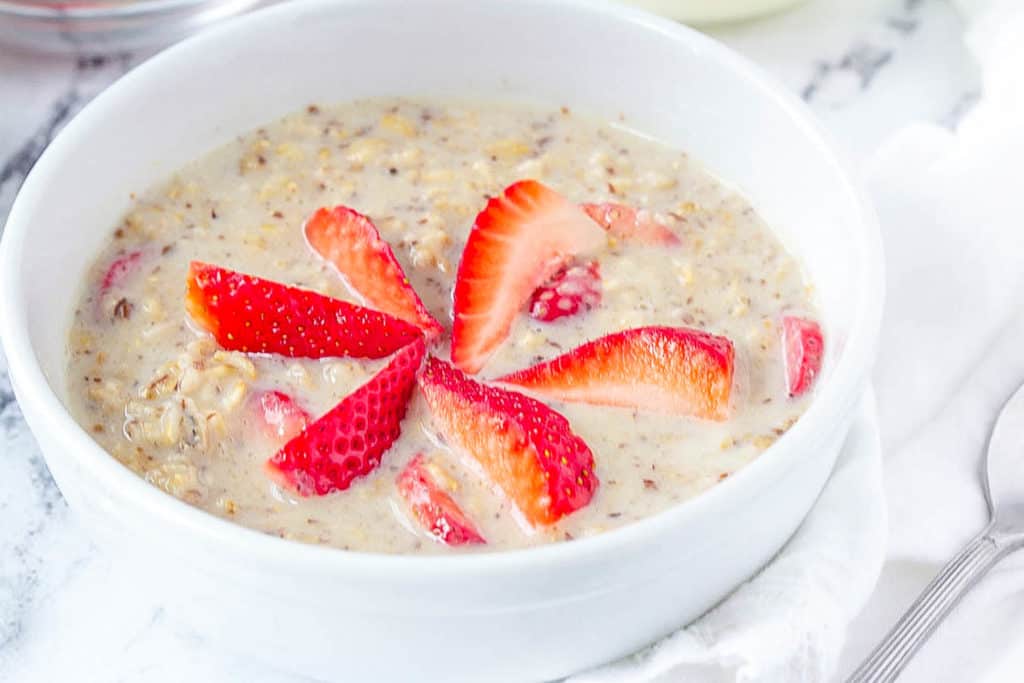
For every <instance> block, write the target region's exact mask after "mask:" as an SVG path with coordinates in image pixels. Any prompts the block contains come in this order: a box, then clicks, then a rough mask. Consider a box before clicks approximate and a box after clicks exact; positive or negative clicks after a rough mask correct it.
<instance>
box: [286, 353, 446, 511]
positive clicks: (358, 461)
mask: <svg viewBox="0 0 1024 683" xmlns="http://www.w3.org/2000/svg"><path fill="white" fill-rule="evenodd" d="M425 352H426V351H425V347H424V343H423V339H422V338H418V339H416V340H415V341H414V342H413V343H411V344H409V345H408V346H406V347H405V348H403V349H402V350H401V351H399V352H398V353H397V354H395V356H394V358H392V359H391V362H390V363H388V365H387V366H386V367H385V368H384V369H383V370H381V371H380V372H378V373H377V374H376V375H374V376H373V378H372V379H370V381H369V382H367V383H366V384H364V385H363V386H361V387H359V389H357V390H356V391H355V392H353V393H352V394H349V395H348V396H347V397H345V398H344V399H343V400H342V401H341V403H339V404H338V405H336V406H335V407H334V408H332V409H331V410H330V411H328V412H327V414H325V415H324V416H323V417H321V418H320V419H318V420H317V421H315V422H313V423H312V424H311V425H309V426H308V427H306V429H305V431H303V432H302V433H301V434H299V435H298V436H296V437H295V438H293V439H292V440H291V441H289V442H288V443H286V444H285V445H284V447H283V448H282V449H281V450H280V451H278V452H277V454H276V455H274V457H272V458H271V459H270V460H269V461H268V462H267V473H268V475H269V476H270V477H271V478H272V479H274V480H275V481H277V482H279V483H280V484H282V485H284V486H286V487H288V488H291V489H293V490H295V491H296V492H298V493H299V495H302V496H322V495H325V494H328V493H331V492H333V491H344V490H345V489H347V488H348V487H349V486H350V485H351V484H352V481H353V480H355V479H356V478H358V477H362V476H365V475H367V474H369V473H370V472H372V471H373V470H375V469H376V468H377V466H378V465H380V461H381V457H382V456H383V455H384V453H385V452H386V451H387V450H388V449H389V448H390V447H391V444H393V443H394V442H395V440H396V439H398V437H399V435H400V434H401V423H402V419H403V418H404V417H405V411H406V408H407V406H408V403H409V399H410V397H411V396H412V390H413V387H414V386H415V384H416V372H417V371H418V370H419V367H420V365H421V364H422V362H423V355H424V353H425Z"/></svg>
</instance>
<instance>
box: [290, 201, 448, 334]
mask: <svg viewBox="0 0 1024 683" xmlns="http://www.w3.org/2000/svg"><path fill="white" fill-rule="evenodd" d="M305 232H306V240H307V241H308V242H309V245H310V246H311V247H312V248H313V250H314V251H315V252H316V253H317V254H319V255H320V256H321V257H322V258H323V259H325V260H327V261H329V262H330V263H332V264H333V265H334V267H335V268H337V269H338V272H340V273H341V274H342V275H343V276H344V278H345V280H346V281H347V282H348V284H349V286H350V287H352V289H354V290H356V291H357V292H358V293H359V295H360V296H362V297H363V298H364V299H365V300H366V303H367V304H368V305H370V306H372V307H373V308H376V309H379V310H381V311H384V312H385V313H389V314H391V315H393V316H395V317H396V318H399V319H401V320H404V321H406V322H407V323H411V324H413V325H416V326H417V327H419V328H420V329H421V330H423V333H424V334H425V335H426V336H427V339H435V338H437V337H439V336H440V335H441V333H442V332H443V331H444V329H443V328H442V327H441V323H439V322H437V320H435V319H434V316H432V315H430V313H429V312H427V309H426V307H425V306H424V305H423V302H422V301H421V300H420V297H419V295H418V294H416V290H414V289H413V288H412V285H410V284H409V279H408V278H407V277H406V276H405V272H404V271H403V270H402V266H401V265H399V263H398V259H396V258H395V254H394V252H393V251H391V246H390V245H389V244H388V243H387V242H385V241H384V240H383V239H381V236H380V233H379V232H377V228H376V226H374V224H373V222H372V221H371V220H370V219H369V218H367V217H366V216H364V215H363V214H361V213H359V212H357V211H353V210H352V209H350V208H348V207H346V206H336V207H334V208H333V209H328V208H322V209H317V211H316V212H315V213H314V214H313V215H312V216H310V217H309V220H307V221H306V227H305Z"/></svg>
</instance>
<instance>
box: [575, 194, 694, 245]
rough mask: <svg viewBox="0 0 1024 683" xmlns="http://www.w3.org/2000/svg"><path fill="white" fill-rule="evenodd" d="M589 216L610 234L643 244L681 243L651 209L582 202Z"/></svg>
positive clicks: (582, 206)
mask: <svg viewBox="0 0 1024 683" xmlns="http://www.w3.org/2000/svg"><path fill="white" fill-rule="evenodd" d="M580 207H581V208H582V209H583V210H584V211H585V212H586V213H587V215H588V216H590V217H591V218H593V219H594V221H595V222H596V223H597V224H598V225H600V226H601V227H602V228H604V229H605V230H607V231H608V233H609V234H610V235H613V236H615V237H618V238H620V239H624V240H636V241H637V242H640V243H641V244H654V245H658V244H661V245H665V246H675V245H678V244H681V243H682V241H681V240H680V239H679V236H678V235H677V234H675V233H674V232H672V230H671V229H669V228H668V226H666V225H664V224H662V223H660V222H659V221H658V220H657V219H656V218H655V217H654V216H653V215H652V214H651V212H650V211H647V210H644V209H641V210H639V211H638V210H637V209H634V208H633V207H630V206H626V205H625V204H616V203H614V202H605V203H603V204H581V205H580Z"/></svg>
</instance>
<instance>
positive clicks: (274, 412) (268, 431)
mask: <svg viewBox="0 0 1024 683" xmlns="http://www.w3.org/2000/svg"><path fill="white" fill-rule="evenodd" d="M250 401H251V405H252V411H253V413H254V414H255V416H256V420H257V423H258V424H259V426H260V429H261V430H262V431H263V433H264V434H265V435H266V436H267V438H269V439H273V440H275V441H277V440H282V441H290V440H291V439H293V438H295V437H296V436H298V435H299V434H300V433H301V432H302V430H303V429H305V428H306V425H308V424H309V423H310V422H311V421H312V420H311V419H310V417H309V413H307V412H306V411H305V410H303V409H302V408H301V407H299V404H298V403H296V402H295V399H293V398H292V397H291V396H289V395H288V394H286V393H284V392H283V391H262V392H260V393H258V394H254V395H253V397H252V398H251V399H250Z"/></svg>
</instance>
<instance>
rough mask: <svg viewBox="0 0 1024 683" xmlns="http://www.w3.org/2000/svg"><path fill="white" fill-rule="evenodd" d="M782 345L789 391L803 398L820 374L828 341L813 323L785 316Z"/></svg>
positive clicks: (816, 324)
mask: <svg viewBox="0 0 1024 683" xmlns="http://www.w3.org/2000/svg"><path fill="white" fill-rule="evenodd" d="M782 345H783V348H784V351H785V361H786V388H787V389H788V390H789V395H790V396H800V395H802V394H803V393H804V392H806V391H807V390H808V389H810V388H811V385H812V384H813V383H814V378H815V377H816V376H817V375H818V372H820V371H821V360H822V356H823V355H824V352H825V339H824V337H823V336H822V334H821V327H820V326H819V325H818V323H816V322H814V321H813V320H807V319H806V318H799V317H796V316H786V317H784V318H783V319H782Z"/></svg>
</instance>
